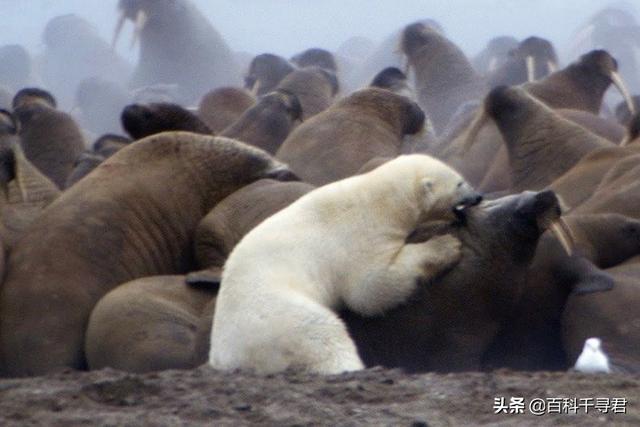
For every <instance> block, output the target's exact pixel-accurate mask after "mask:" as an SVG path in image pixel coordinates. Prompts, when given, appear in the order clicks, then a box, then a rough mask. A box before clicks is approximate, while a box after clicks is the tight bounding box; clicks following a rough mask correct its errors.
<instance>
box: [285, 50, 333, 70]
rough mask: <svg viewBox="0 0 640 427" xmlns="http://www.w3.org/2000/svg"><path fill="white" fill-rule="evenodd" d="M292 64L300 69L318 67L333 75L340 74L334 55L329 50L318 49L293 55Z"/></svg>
mask: <svg viewBox="0 0 640 427" xmlns="http://www.w3.org/2000/svg"><path fill="white" fill-rule="evenodd" d="M291 62H293V63H294V64H296V65H297V66H298V67H300V68H305V67H313V66H317V67H320V68H324V69H325V70H329V71H331V72H333V73H336V74H337V73H338V65H337V64H336V59H335V58H334V57H333V54H332V53H331V52H329V51H328V50H325V49H320V48H317V47H315V48H311V49H307V50H305V51H302V52H300V53H297V54H295V55H293V56H292V57H291Z"/></svg>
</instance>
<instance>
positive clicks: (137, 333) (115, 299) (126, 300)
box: [85, 276, 217, 373]
mask: <svg viewBox="0 0 640 427" xmlns="http://www.w3.org/2000/svg"><path fill="white" fill-rule="evenodd" d="M216 293H217V289H211V288H206V287H201V286H198V287H196V286H190V285H188V284H187V283H186V282H185V276H153V277H145V278H142V279H137V280H133V281H131V282H128V283H125V284H123V285H121V286H118V287H117V288H116V289H114V290H113V291H111V292H109V293H108V294H107V295H105V296H104V297H103V298H102V299H101V300H100V301H99V302H98V304H97V305H96V307H95V309H94V310H93V312H92V313H91V317H90V319H89V323H88V327H87V336H86V344H85V352H86V355H87V362H88V366H89V369H102V368H106V367H110V368H114V369H119V370H123V371H127V372H137V373H142V372H150V371H159V370H165V369H192V368H195V367H197V366H198V365H200V364H202V363H204V362H205V361H204V360H203V361H199V360H196V359H195V354H196V342H197V341H196V331H197V328H198V325H199V322H200V316H201V314H202V312H203V310H204V308H205V306H206V305H207V304H208V303H209V302H210V301H212V300H214V301H215V295H216ZM209 323H211V320H209Z"/></svg>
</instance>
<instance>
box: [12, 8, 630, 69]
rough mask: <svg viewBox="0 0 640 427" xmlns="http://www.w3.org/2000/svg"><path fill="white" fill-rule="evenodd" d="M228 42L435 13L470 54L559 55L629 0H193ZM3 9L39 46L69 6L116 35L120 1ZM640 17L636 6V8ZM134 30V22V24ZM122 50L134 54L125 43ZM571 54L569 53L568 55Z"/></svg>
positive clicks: (388, 28)
mask: <svg viewBox="0 0 640 427" xmlns="http://www.w3.org/2000/svg"><path fill="white" fill-rule="evenodd" d="M194 3H196V4H197V5H198V7H199V8H200V9H201V10H202V11H204V12H205V14H206V15H207V16H208V17H209V19H210V20H211V21H212V23H213V24H214V25H215V27H216V28H217V29H218V30H219V31H220V32H221V33H222V34H223V35H224V37H225V38H226V40H227V41H228V43H229V44H230V46H231V47H232V48H233V49H234V50H237V51H246V52H249V53H254V54H255V53H261V52H267V51H268V52H274V53H278V54H280V55H285V56H289V55H291V54H293V53H295V52H298V51H300V50H303V49H305V48H308V47H312V46H316V47H323V48H326V49H330V50H334V49H336V48H337V47H338V46H339V45H340V44H341V43H342V42H344V41H345V40H347V39H348V38H350V37H352V36H364V37H367V38H369V39H371V40H373V41H380V40H381V39H383V38H384V37H385V36H387V35H388V34H389V33H390V32H392V31H394V30H396V29H398V28H400V27H401V26H403V25H406V24H407V23H410V22H412V21H415V20H417V19H421V18H432V19H435V20H436V21H438V22H439V23H440V24H442V26H443V27H444V29H445V31H446V33H447V35H448V36H449V37H450V38H451V39H452V40H453V41H455V42H456V43H458V44H459V45H460V46H461V47H462V48H463V49H464V50H465V51H466V52H467V53H468V54H474V53H477V52H478V51H479V50H481V49H482V48H483V46H484V45H485V44H486V42H487V41H488V40H489V39H490V38H492V37H494V36H496V35H502V34H505V35H513V36H515V37H517V38H523V37H526V36H529V35H538V36H542V37H545V38H548V39H550V40H552V41H553V42H554V43H555V44H556V47H557V48H558V51H559V53H560V54H561V56H564V55H563V54H565V53H566V51H567V46H568V45H569V42H570V39H571V36H572V34H573V33H574V31H575V29H576V28H577V27H578V26H579V25H581V24H582V23H584V22H585V21H586V20H587V19H588V18H589V17H590V16H591V15H593V14H594V13H595V12H596V11H597V10H599V9H601V8H603V7H605V6H608V5H616V6H618V7H623V8H625V9H627V10H634V6H633V5H632V3H631V2H624V1H623V2H619V1H618V2H612V1H611V0H563V1H557V0H537V1H524V0H458V1H451V0H432V1H426V0H380V1H371V0H322V1H318V0H241V1H238V0H216V1H209V0H194ZM0 4H1V5H2V11H3V16H4V18H5V19H4V25H3V31H2V34H1V35H0V44H7V43H20V44H23V45H25V46H27V47H28V48H29V50H31V51H32V52H33V53H37V52H38V51H39V49H41V42H40V36H41V33H42V29H43V28H44V25H45V24H46V22H47V21H48V20H49V19H51V18H52V17H54V16H56V15H60V14H64V13H76V14H78V15H81V16H83V17H85V18H87V19H88V20H89V21H91V22H92V23H93V24H94V25H95V26H96V27H97V28H98V29H99V31H100V32H101V33H102V35H103V36H104V37H105V38H107V39H110V38H111V35H112V33H113V29H114V27H115V22H116V5H117V0H99V1H98V0H92V1H89V0H26V1H20V2H17V1H8V0H0ZM635 9H636V10H635V13H636V16H637V8H635ZM129 30H130V28H129ZM119 51H120V53H121V54H123V55H124V56H126V57H128V58H129V59H130V60H132V61H133V60H135V52H132V51H130V50H129V49H128V44H127V43H122V44H121V45H120V46H119ZM566 59H568V58H566V57H565V60H566Z"/></svg>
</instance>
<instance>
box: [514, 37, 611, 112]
mask: <svg viewBox="0 0 640 427" xmlns="http://www.w3.org/2000/svg"><path fill="white" fill-rule="evenodd" d="M617 70H618V64H617V62H616V60H615V59H613V57H612V56H611V55H609V53H608V52H606V51H604V50H594V51H591V52H589V53H587V54H586V55H583V56H581V57H580V59H579V60H578V61H576V62H574V63H573V64H570V65H569V66H568V67H566V68H564V69H562V70H560V71H557V72H555V73H553V74H551V75H549V76H548V77H547V78H545V79H544V80H541V81H539V82H533V83H527V84H525V85H524V88H525V89H526V90H527V91H528V92H529V93H531V94H532V95H533V96H535V97H536V98H538V99H540V100H541V101H543V102H544V103H545V104H547V105H548V106H550V107H551V108H565V109H572V110H583V111H588V112H590V113H593V114H596V115H597V114H599V113H600V108H601V106H602V99H603V97H604V93H605V92H606V91H607V89H608V88H609V86H610V85H611V76H610V75H611V71H617Z"/></svg>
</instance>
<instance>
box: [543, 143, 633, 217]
mask: <svg viewBox="0 0 640 427" xmlns="http://www.w3.org/2000/svg"><path fill="white" fill-rule="evenodd" d="M634 154H640V146H633V145H632V146H628V147H607V148H601V149H598V150H595V151H593V152H591V153H589V154H587V155H586V156H584V157H583V158H582V159H581V160H580V161H579V162H578V163H577V164H576V165H575V166H574V167H572V168H571V169H570V170H569V171H567V172H566V173H565V174H564V175H562V176H560V177H559V178H557V179H556V180H554V181H553V182H552V183H551V184H550V185H549V188H550V189H552V190H554V191H556V192H557V193H558V194H559V195H560V196H561V197H562V200H563V202H564V203H565V206H566V207H567V208H569V209H572V208H575V207H577V206H580V205H581V204H582V203H584V202H585V201H586V200H587V199H588V198H590V197H591V196H592V195H593V192H594V191H595V190H596V188H597V187H598V186H599V185H600V182H601V181H602V179H603V178H604V177H605V175H606V174H607V173H608V172H609V170H610V169H611V168H612V167H613V166H614V165H615V164H616V163H617V162H618V161H620V160H622V159H625V158H627V157H629V156H632V155H634Z"/></svg>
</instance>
